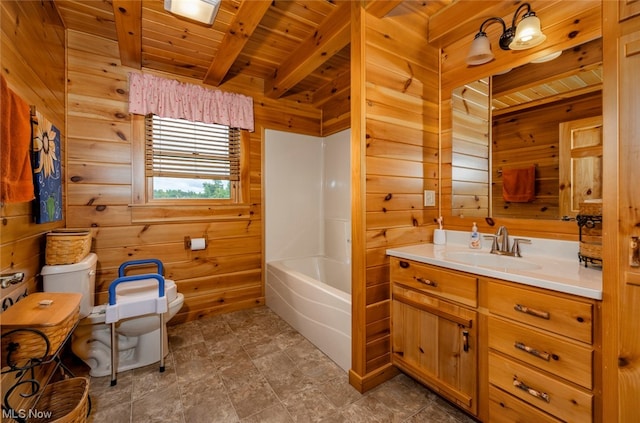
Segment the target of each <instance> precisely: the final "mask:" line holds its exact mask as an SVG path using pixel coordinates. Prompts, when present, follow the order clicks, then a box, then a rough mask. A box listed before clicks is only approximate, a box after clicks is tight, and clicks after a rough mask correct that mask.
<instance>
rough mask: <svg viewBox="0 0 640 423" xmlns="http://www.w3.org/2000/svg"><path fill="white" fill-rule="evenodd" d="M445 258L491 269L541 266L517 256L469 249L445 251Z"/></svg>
mask: <svg viewBox="0 0 640 423" xmlns="http://www.w3.org/2000/svg"><path fill="white" fill-rule="evenodd" d="M445 258H446V259H447V260H451V261H455V262H458V263H464V264H469V265H471V266H478V267H488V268H491V269H504V270H534V269H540V268H541V266H540V265H538V264H536V263H532V262H530V261H526V260H523V259H522V258H519V257H510V256H501V255H497V254H489V253H480V252H471V251H451V252H448V253H445Z"/></svg>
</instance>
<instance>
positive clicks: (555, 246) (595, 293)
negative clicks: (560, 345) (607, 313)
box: [387, 231, 602, 300]
mask: <svg viewBox="0 0 640 423" xmlns="http://www.w3.org/2000/svg"><path fill="white" fill-rule="evenodd" d="M446 235H447V236H446V238H447V243H446V245H434V244H417V245H409V246H406V247H398V248H390V249H388V250H387V254H388V255H390V256H393V257H398V258H403V259H406V260H414V261H418V262H421V263H427V264H433V265H436V266H441V267H446V268H449V269H454V270H459V271H462V272H467V273H473V274H476V275H481V276H488V277H492V278H497V279H503V280H506V281H510V282H516V283H521V284H524V285H529V286H535V287H539V288H546V289H551V290H554V291H559V292H564V293H567V294H574V295H579V296H581V297H587V298H593V299H596V300H601V299H602V270H601V268H599V267H593V266H592V265H591V264H589V267H585V265H584V263H580V262H579V261H578V250H579V246H578V243H577V242H573V241H554V240H549V239H543V238H528V239H530V240H531V244H521V247H520V249H521V254H522V258H514V259H513V260H524V261H526V262H531V263H535V264H537V265H538V266H539V267H540V268H538V269H533V270H524V269H503V268H491V267H482V266H476V265H472V264H467V263H463V262H459V261H453V260H450V259H448V258H447V257H446V254H447V253H451V252H456V251H465V252H480V253H482V254H485V253H486V254H489V250H490V246H491V242H490V241H487V240H483V248H482V249H481V250H475V249H471V248H469V247H468V242H469V236H470V233H467V232H461V231H446ZM482 235H483V234H481V238H482ZM512 239H513V237H512Z"/></svg>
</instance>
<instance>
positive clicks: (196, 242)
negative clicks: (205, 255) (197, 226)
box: [191, 238, 207, 251]
mask: <svg viewBox="0 0 640 423" xmlns="http://www.w3.org/2000/svg"><path fill="white" fill-rule="evenodd" d="M205 248H207V243H206V242H205V240H204V238H191V251H198V250H204V249H205Z"/></svg>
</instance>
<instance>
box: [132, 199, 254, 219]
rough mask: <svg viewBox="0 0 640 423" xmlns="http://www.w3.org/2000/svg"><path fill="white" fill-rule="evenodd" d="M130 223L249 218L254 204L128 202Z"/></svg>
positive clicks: (251, 216)
mask: <svg viewBox="0 0 640 423" xmlns="http://www.w3.org/2000/svg"><path fill="white" fill-rule="evenodd" d="M129 207H130V208H131V223H177V222H211V221H222V220H251V219H253V218H254V215H255V214H256V211H257V210H258V207H257V206H256V205H255V204H249V203H243V204H207V205H202V204H200V205H198V204H193V203H191V204H184V205H183V204H178V205H175V204H130V205H129Z"/></svg>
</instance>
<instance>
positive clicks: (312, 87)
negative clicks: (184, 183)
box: [54, 0, 451, 108]
mask: <svg viewBox="0 0 640 423" xmlns="http://www.w3.org/2000/svg"><path fill="white" fill-rule="evenodd" d="M450 2H451V0H436V1H428V2H417V1H401V0H393V1H390V0H371V1H368V2H367V5H366V7H367V11H368V12H369V13H371V14H373V15H375V16H377V17H384V16H385V15H387V14H390V13H417V14H421V15H423V16H424V19H428V18H429V16H431V15H433V14H434V13H435V12H436V11H438V10H440V9H441V8H443V7H444V6H446V5H447V4H449V3H450ZM54 4H55V5H56V7H57V9H58V11H59V13H60V16H61V18H62V20H63V22H64V25H65V27H66V28H67V29H71V30H76V31H80V32H85V33H89V34H92V35H96V36H100V37H104V38H107V39H110V40H117V41H118V45H119V48H120V58H121V61H122V63H123V64H124V65H126V66H130V67H133V68H137V69H140V68H147V69H152V70H156V71H161V72H168V73H171V74H175V75H180V76H185V77H192V78H196V79H198V80H201V81H202V82H203V83H205V84H209V85H212V86H219V85H220V84H222V83H224V82H225V81H227V80H230V79H232V78H234V77H236V76H238V75H245V76H249V77H252V78H258V79H260V80H262V81H264V92H265V95H266V96H267V97H269V98H280V97H287V98H291V99H294V100H296V101H302V102H305V103H312V104H314V105H315V106H316V107H319V108H320V107H321V106H322V104H323V103H324V102H325V101H327V99H328V98H329V97H330V96H333V95H336V91H338V90H340V91H343V92H348V89H349V63H350V57H349V56H350V50H349V42H350V26H349V24H350V12H349V9H350V2H349V1H348V0H273V1H271V0H269V1H265V0H261V1H256V0H222V4H221V6H220V9H219V11H218V14H217V16H216V19H215V22H214V24H213V25H212V26H207V25H202V24H198V23H194V22H190V21H187V20H185V19H181V18H179V17H177V16H174V15H172V14H171V13H169V12H167V11H165V10H164V3H163V0H54Z"/></svg>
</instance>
